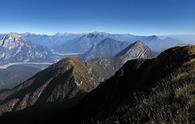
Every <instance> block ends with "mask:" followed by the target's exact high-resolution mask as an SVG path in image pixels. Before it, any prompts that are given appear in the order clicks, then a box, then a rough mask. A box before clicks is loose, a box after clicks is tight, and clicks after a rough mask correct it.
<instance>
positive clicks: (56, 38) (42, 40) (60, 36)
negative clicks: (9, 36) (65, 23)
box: [21, 32, 186, 53]
mask: <svg viewBox="0 0 195 124" xmlns="http://www.w3.org/2000/svg"><path fill="white" fill-rule="evenodd" d="M21 35H22V36H23V37H24V39H26V40H29V41H31V42H32V43H34V44H39V45H41V46H44V47H48V48H50V49H52V50H54V51H55V52H59V53H84V52H86V51H88V50H89V49H90V48H91V47H93V46H94V47H95V45H97V44H98V43H100V42H101V41H102V40H105V39H107V38H110V39H114V40H117V41H126V42H129V43H133V42H134V41H137V40H140V41H143V42H144V43H145V44H146V45H147V46H149V47H150V48H151V49H152V50H153V51H157V52H161V51H163V50H165V49H167V48H170V47H173V46H176V45H181V44H183V43H184V41H186V40H182V41H180V40H178V39H177V38H176V39H175V37H173V38H172V37H169V36H165V37H163V38H162V37H160V36H156V35H152V36H138V35H132V34H110V33H105V32H90V33H81V34H71V33H57V34H55V35H40V34H31V33H24V34H21Z"/></svg>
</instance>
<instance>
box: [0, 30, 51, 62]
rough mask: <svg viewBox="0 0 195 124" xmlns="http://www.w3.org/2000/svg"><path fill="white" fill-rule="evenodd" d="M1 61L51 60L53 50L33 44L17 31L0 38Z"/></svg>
mask: <svg viewBox="0 0 195 124" xmlns="http://www.w3.org/2000/svg"><path fill="white" fill-rule="evenodd" d="M0 52H1V55H0V63H1V64H7V63H11V62H41V61H46V60H50V59H51V58H50V57H51V52H50V51H49V50H48V49H46V48H44V47H42V46H39V45H35V44H32V43H31V42H30V41H27V40H25V39H23V38H22V36H21V35H19V34H17V33H9V34H7V35H5V36H4V37H3V38H2V39H1V40H0Z"/></svg>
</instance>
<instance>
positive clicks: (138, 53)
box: [116, 41, 154, 64]
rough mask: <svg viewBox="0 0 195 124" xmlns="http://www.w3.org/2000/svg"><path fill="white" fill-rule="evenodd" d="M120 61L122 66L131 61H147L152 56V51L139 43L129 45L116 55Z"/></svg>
mask: <svg viewBox="0 0 195 124" xmlns="http://www.w3.org/2000/svg"><path fill="white" fill-rule="evenodd" d="M116 56H117V57H119V59H120V60H121V61H122V64H124V63H125V62H127V61H128V60H131V59H138V58H144V59H149V58H152V57H153V56H154V54H153V52H152V50H151V49H150V48H149V47H148V46H147V45H145V44H144V43H143V42H141V41H136V42H134V43H133V44H130V45H129V46H128V47H127V48H125V49H124V50H122V51H121V52H120V53H118V54H117V55H116Z"/></svg>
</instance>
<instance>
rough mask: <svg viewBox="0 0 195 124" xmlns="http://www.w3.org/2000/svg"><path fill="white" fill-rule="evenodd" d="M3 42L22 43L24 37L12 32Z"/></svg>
mask: <svg viewBox="0 0 195 124" xmlns="http://www.w3.org/2000/svg"><path fill="white" fill-rule="evenodd" d="M3 40H14V41H20V40H22V36H21V35H19V34H18V33H14V32H11V33H9V34H7V35H5V37H4V38H3Z"/></svg>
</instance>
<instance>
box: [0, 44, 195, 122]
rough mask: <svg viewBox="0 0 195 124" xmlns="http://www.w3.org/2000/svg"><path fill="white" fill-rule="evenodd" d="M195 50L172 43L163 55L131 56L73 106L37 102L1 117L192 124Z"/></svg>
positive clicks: (19, 120)
mask: <svg viewBox="0 0 195 124" xmlns="http://www.w3.org/2000/svg"><path fill="white" fill-rule="evenodd" d="M194 54H195V46H183V47H174V48H170V49H168V50H166V51H164V52H162V53H161V54H160V55H158V57H157V58H152V59H134V60H130V61H127V62H126V63H125V64H124V65H123V67H121V68H120V69H119V70H118V71H117V72H116V73H115V75H113V76H112V77H110V78H109V79H107V80H105V81H104V82H102V83H100V85H99V86H97V88H95V89H94V90H92V91H91V92H88V93H85V95H84V96H82V98H81V100H80V102H78V104H76V105H74V106H72V107H68V108H66V107H65V106H66V105H67V104H65V101H62V102H55V103H53V104H43V105H37V106H36V105H35V106H33V107H30V108H28V109H24V110H22V111H18V112H12V113H7V114H5V115H3V116H1V118H0V120H1V121H6V122H7V123H8V122H12V121H14V122H19V123H27V122H28V123H34V121H36V122H37V121H38V122H40V123H43V122H46V121H47V122H53V123H54V122H59V121H61V122H66V123H74V124H75V123H78V124H79V123H85V124H90V123H100V124H113V123H162V122H163V123H170V122H171V123H192V122H193V120H194V114H193V109H194V105H195V104H194V94H193V93H194V83H193V82H194V76H193V75H194V71H193V70H194ZM23 93H24V92H23ZM27 96H28V95H27ZM16 98H17V97H16ZM23 100H25V98H24V99H23ZM23 100H22V101H23ZM10 105H12V104H10ZM17 105H20V104H17ZM24 105H25V104H24ZM10 118H12V119H10ZM38 122H37V123H38Z"/></svg>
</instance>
